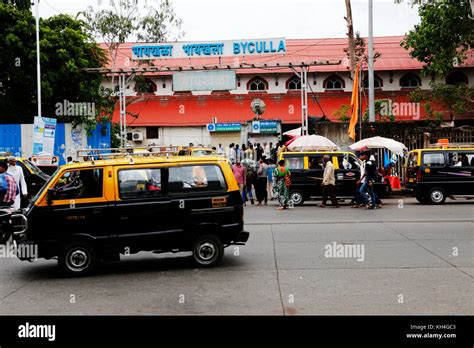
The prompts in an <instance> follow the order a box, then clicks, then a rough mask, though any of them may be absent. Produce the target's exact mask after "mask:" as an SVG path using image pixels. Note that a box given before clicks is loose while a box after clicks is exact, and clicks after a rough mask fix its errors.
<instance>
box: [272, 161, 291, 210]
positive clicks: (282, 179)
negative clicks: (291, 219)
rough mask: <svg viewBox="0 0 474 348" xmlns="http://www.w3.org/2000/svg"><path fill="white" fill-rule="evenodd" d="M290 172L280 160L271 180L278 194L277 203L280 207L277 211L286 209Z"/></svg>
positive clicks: (288, 197)
mask: <svg viewBox="0 0 474 348" xmlns="http://www.w3.org/2000/svg"><path fill="white" fill-rule="evenodd" d="M290 175H291V173H290V171H289V169H287V168H286V167H285V160H280V161H279V162H278V166H277V167H276V168H275V171H274V174H273V180H275V186H276V190H277V192H278V195H277V196H278V202H279V204H280V206H279V207H278V208H277V209H278V210H282V209H286V208H287V207H288V204H289V201H290V189H289V187H288V186H289V185H288V183H289V179H290Z"/></svg>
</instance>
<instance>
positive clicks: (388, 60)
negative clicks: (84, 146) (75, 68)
mask: <svg viewBox="0 0 474 348" xmlns="http://www.w3.org/2000/svg"><path fill="white" fill-rule="evenodd" d="M403 38H404V36H381V37H375V38H374V50H375V51H377V52H380V54H381V56H380V58H378V59H377V60H376V62H375V64H374V68H375V70H376V71H384V70H385V71H390V70H419V69H421V68H422V67H423V64H422V63H421V62H419V61H418V60H416V59H413V58H411V57H410V55H409V52H408V51H407V50H405V49H404V48H403V47H401V46H400V42H401V41H402V39H403ZM365 40H366V45H368V43H367V39H366V38H365ZM136 44H137V43H133V42H127V43H124V44H122V45H121V46H120V47H119V50H118V53H117V60H116V63H115V66H114V65H113V64H112V60H110V62H109V64H108V65H107V68H110V69H120V68H122V69H127V68H131V67H143V66H146V65H144V63H143V61H134V60H132V46H133V45H136ZM286 44H287V53H286V54H285V55H282V54H273V55H259V56H247V57H239V63H241V64H256V65H258V64H263V63H268V64H276V63H280V64H288V63H293V64H295V63H301V62H308V61H316V60H332V61H334V60H341V63H340V64H339V65H327V66H325V65H322V66H312V67H310V71H317V72H342V71H347V70H348V69H349V68H348V59H347V54H346V53H345V52H344V49H345V48H346V47H347V46H348V43H347V38H321V39H287V40H286ZM101 47H103V48H104V49H107V47H106V45H105V44H104V43H102V44H101ZM235 58H236V57H222V58H221V60H220V61H219V58H218V57H209V58H183V59H180V58H176V59H156V60H153V61H152V63H153V66H156V67H159V68H167V67H170V68H177V67H191V66H193V67H202V66H210V67H214V66H216V65H222V66H223V67H224V66H227V65H230V66H232V64H233V63H234V60H235ZM140 62H141V63H140ZM460 67H474V55H471V56H470V57H469V58H468V59H467V60H466V61H465V62H463V64H462V65H460ZM285 72H291V70H290V69H289V68H272V69H271V70H269V69H250V68H249V69H240V70H237V73H238V74H261V73H285ZM147 74H149V75H168V74H171V72H150V73H147Z"/></svg>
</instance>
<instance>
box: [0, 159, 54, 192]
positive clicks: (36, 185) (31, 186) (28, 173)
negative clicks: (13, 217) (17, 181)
mask: <svg viewBox="0 0 474 348" xmlns="http://www.w3.org/2000/svg"><path fill="white" fill-rule="evenodd" d="M8 156H10V155H8ZM8 156H7V155H6V154H0V161H6V160H7V158H8ZM16 164H17V166H20V167H21V169H22V170H23V175H24V176H25V182H26V186H27V188H28V196H30V197H32V196H34V195H36V194H37V193H38V191H39V190H41V188H42V187H43V185H44V184H46V182H47V181H48V180H49V175H48V174H46V173H44V172H43V171H42V170H41V169H40V168H38V166H36V165H35V164H34V163H33V162H31V161H30V160H29V159H27V158H23V157H16Z"/></svg>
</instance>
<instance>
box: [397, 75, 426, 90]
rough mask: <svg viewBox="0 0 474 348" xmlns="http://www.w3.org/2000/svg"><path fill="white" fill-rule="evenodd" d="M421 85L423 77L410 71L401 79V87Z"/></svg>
mask: <svg viewBox="0 0 474 348" xmlns="http://www.w3.org/2000/svg"><path fill="white" fill-rule="evenodd" d="M419 86H421V79H420V78H419V77H418V75H416V74H413V73H408V74H405V75H403V76H402V78H401V79H400V87H402V88H416V87H419Z"/></svg>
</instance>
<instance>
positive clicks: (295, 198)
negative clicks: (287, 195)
mask: <svg viewBox="0 0 474 348" xmlns="http://www.w3.org/2000/svg"><path fill="white" fill-rule="evenodd" d="M302 198H303V197H302V196H301V193H299V192H293V193H292V194H291V200H292V201H293V203H294V204H299V203H301V199H302Z"/></svg>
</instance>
